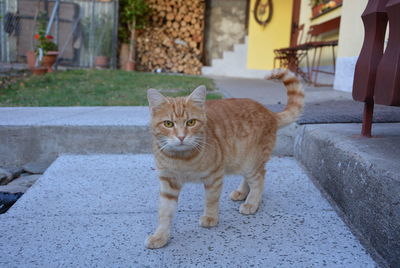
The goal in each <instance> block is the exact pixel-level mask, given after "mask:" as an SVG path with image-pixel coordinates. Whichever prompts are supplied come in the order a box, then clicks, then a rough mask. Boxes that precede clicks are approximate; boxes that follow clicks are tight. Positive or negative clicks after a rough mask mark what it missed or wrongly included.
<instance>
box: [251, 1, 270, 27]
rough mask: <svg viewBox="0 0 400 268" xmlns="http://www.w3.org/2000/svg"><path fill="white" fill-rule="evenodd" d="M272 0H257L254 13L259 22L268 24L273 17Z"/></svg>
mask: <svg viewBox="0 0 400 268" xmlns="http://www.w3.org/2000/svg"><path fill="white" fill-rule="evenodd" d="M272 13H273V5H272V0H256V4H255V6H254V10H253V14H254V18H255V20H256V21H257V23H258V24H260V25H262V26H266V25H267V24H268V23H269V22H270V21H271V18H272Z"/></svg>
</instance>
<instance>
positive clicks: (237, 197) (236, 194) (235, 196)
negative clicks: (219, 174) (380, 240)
mask: <svg viewBox="0 0 400 268" xmlns="http://www.w3.org/2000/svg"><path fill="white" fill-rule="evenodd" d="M246 197H247V195H246V194H244V193H242V192H240V191H238V190H235V191H232V193H231V199H232V200H233V201H243V200H245V199H246Z"/></svg>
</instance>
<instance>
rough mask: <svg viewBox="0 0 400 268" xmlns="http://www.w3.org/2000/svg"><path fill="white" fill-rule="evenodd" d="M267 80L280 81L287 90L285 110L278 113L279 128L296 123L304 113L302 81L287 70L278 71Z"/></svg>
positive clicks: (268, 76)
mask: <svg viewBox="0 0 400 268" xmlns="http://www.w3.org/2000/svg"><path fill="white" fill-rule="evenodd" d="M265 79H268V80H273V79H277V80H280V81H282V82H283V84H284V85H285V86H286V89H287V96H288V100H287V105H286V107H285V110H284V111H283V112H279V113H276V115H277V118H278V127H280V128H281V127H284V126H287V125H289V124H291V123H293V122H295V121H296V120H297V119H298V118H299V116H300V115H301V113H302V112H303V107H304V90H303V86H302V85H301V83H300V80H299V79H298V78H297V77H296V76H295V75H294V74H293V73H292V72H290V71H289V70H286V69H276V70H274V71H273V72H272V73H271V74H269V75H267V76H266V77H265Z"/></svg>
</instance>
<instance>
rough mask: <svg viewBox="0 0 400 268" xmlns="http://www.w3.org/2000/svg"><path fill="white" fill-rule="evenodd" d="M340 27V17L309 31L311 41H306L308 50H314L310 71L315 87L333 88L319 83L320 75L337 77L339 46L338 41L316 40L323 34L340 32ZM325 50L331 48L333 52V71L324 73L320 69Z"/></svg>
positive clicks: (314, 26) (312, 27)
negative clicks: (337, 52) (337, 48)
mask: <svg viewBox="0 0 400 268" xmlns="http://www.w3.org/2000/svg"><path fill="white" fill-rule="evenodd" d="M339 27H340V17H337V18H334V19H331V20H329V21H326V22H323V23H320V24H317V25H311V26H310V30H309V31H308V38H309V40H308V41H306V46H307V49H308V50H314V54H313V59H312V65H311V70H310V71H309V78H310V80H311V81H312V84H313V85H314V86H332V85H328V84H320V83H318V74H319V73H325V74H330V75H335V69H336V54H335V48H336V47H337V45H338V40H331V41H316V40H317V39H318V37H319V36H321V35H322V34H325V33H328V32H332V31H335V30H339ZM324 48H330V49H331V50H332V58H331V59H332V66H333V70H332V71H331V72H329V71H323V70H321V69H320V67H321V55H322V51H323V49H324Z"/></svg>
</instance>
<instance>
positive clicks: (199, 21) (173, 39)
mask: <svg viewBox="0 0 400 268" xmlns="http://www.w3.org/2000/svg"><path fill="white" fill-rule="evenodd" d="M147 2H148V4H149V6H150V7H151V8H152V10H153V12H152V15H151V18H150V21H151V23H150V25H149V26H147V27H146V29H145V30H144V31H143V32H142V33H141V34H140V35H139V36H138V40H137V57H138V67H139V68H140V69H143V70H146V71H163V72H178V73H185V74H200V72H201V67H202V63H201V56H202V53H203V31H204V9H205V3H204V0H148V1H147Z"/></svg>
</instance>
